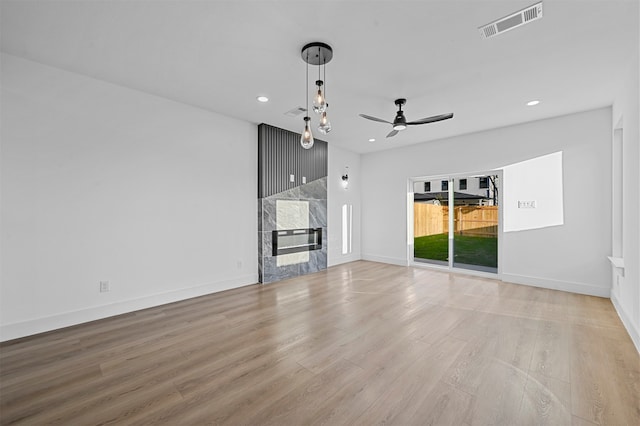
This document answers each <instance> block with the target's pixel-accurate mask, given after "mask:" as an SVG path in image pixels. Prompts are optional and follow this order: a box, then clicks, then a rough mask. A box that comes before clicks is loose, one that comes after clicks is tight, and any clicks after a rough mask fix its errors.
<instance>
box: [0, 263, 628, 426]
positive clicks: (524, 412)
mask: <svg viewBox="0 0 640 426" xmlns="http://www.w3.org/2000/svg"><path fill="white" fill-rule="evenodd" d="M0 350H1V353H0V361H1V364H0V368H1V372H0V374H1V384H0V398H1V401H0V404H1V405H0V408H1V412H0V420H1V423H2V424H3V425H4V424H14V423H15V424H28V425H39V424H63V425H75V424H77V425H91V424H108V423H114V424H168V425H180V424H185V425H192V424H230V425H243V424H248V425H289V424H290V425H303V424H329V425H341V424H348V425H352V424H353V425H372V424H397V425H411V424H420V425H425V424H443V425H444V424H450V425H476V424H479V425H485V424H503V425H543V424H548V425H576V426H577V425H580V426H583V425H592V424H608V425H640V358H639V355H638V353H637V351H636V350H635V348H634V346H633V344H632V342H631V340H630V338H629V336H628V335H627V334H626V332H625V330H624V328H623V327H622V325H621V323H620V320H619V319H618V317H617V315H616V313H615V311H614V309H613V307H612V305H611V302H610V301H609V300H608V299H601V298H596V297H589V296H582V295H576V294H569V293H563V292H559V291H552V290H545V289H539V288H532V287H526V286H518V285H511V284H506V283H502V282H498V281H494V280H490V279H484V278H476V277H470V276H463V275H450V274H447V273H444V272H439V271H432V270H426V269H419V268H409V267H400V266H392V265H383V264H379V263H372V262H364V261H360V262H354V263H350V264H346V265H341V266H337V267H333V268H330V269H329V270H327V271H325V272H320V273H316V274H313V275H308V276H305V277H299V278H295V279H291V280H286V281H282V282H279V283H275V284H269V285H265V286H260V285H253V286H248V287H244V288H240V289H235V290H231V291H226V292H223V293H217V294H213V295H209V296H204V297H200V298H196V299H191V300H187V301H183V302H178V303H174V304H170V305H165V306H160V307H157V308H152V309H147V310H144V311H139V312H135V313H131V314H127V315H121V316H118V317H113V318H109V319H105V320H101V321H96V322H94V323H90V324H84V325H80V326H75V327H71V328H68V329H63V330H58V331H55V332H50V333H46V334H42V335H38V336H33V337H29V338H25V339H20V340H15V341H12V342H6V343H4V344H2V345H1V346H0Z"/></svg>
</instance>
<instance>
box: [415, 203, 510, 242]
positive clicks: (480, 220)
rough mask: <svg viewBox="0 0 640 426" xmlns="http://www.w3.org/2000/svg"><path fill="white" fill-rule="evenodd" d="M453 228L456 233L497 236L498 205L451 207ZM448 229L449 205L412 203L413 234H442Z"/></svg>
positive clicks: (416, 235) (421, 235)
mask: <svg viewBox="0 0 640 426" xmlns="http://www.w3.org/2000/svg"><path fill="white" fill-rule="evenodd" d="M453 214H454V216H453V229H454V232H455V233H456V234H460V235H469V236H478V237H493V238H496V237H497V236H498V206H457V207H454V208H453ZM448 229H449V207H448V206H436V205H434V204H426V203H414V204H413V235H414V237H423V236H425V235H434V234H443V233H445V232H447V230H448Z"/></svg>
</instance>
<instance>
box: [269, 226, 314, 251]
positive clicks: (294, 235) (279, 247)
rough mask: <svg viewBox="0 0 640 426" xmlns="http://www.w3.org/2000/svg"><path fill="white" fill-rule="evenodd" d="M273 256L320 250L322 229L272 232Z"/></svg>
mask: <svg viewBox="0 0 640 426" xmlns="http://www.w3.org/2000/svg"><path fill="white" fill-rule="evenodd" d="M272 242H273V256H278V255H281V254H289V253H300V252H305V251H312V250H320V249H321V248H322V228H305V229H284V230H278V231H272Z"/></svg>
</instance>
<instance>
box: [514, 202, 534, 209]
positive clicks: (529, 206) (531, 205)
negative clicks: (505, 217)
mask: <svg viewBox="0 0 640 426" xmlns="http://www.w3.org/2000/svg"><path fill="white" fill-rule="evenodd" d="M518 208H519V209H535V208H536V201H535V200H528V201H519V200H518Z"/></svg>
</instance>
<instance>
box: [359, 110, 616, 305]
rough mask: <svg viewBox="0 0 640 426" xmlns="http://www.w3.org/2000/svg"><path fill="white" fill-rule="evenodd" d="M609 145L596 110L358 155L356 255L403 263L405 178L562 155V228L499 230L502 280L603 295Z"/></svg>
mask: <svg viewBox="0 0 640 426" xmlns="http://www.w3.org/2000/svg"><path fill="white" fill-rule="evenodd" d="M542 107H543V106H542ZM610 144H611V109H610V108H603V109H598V110H594V111H587V112H583V113H577V114H572V115H568V116H563V117H556V118H551V119H547V120H541V121H536V122H531V123H526V124H521V125H516V126H510V127H505V128H500V129H494V130H490V131H486V132H480V133H475V134H469V135H463V136H459V137H454V138H450V139H444V140H438V141H434V142H429V143H423V144H419V145H413V146H409V147H406V148H399V149H394V150H390V151H382V152H376V153H370V154H365V155H363V156H362V159H361V167H362V180H363V182H366V185H363V188H362V215H361V217H362V257H363V258H364V259H369V260H375V261H382V262H388V263H396V264H401V265H406V264H407V262H408V259H407V241H406V235H407V233H406V221H407V219H406V218H407V201H406V197H407V195H406V194H407V179H408V178H410V177H416V176H429V175H434V176H435V175H443V174H449V173H463V172H474V171H481V170H491V169H494V168H498V167H500V166H503V165H507V164H512V163H516V162H519V161H524V160H528V159H531V158H535V157H539V156H542V155H546V154H550V153H554V152H558V151H562V152H563V162H564V171H563V173H564V225H562V226H555V227H549V228H543V229H535V230H528V231H521V232H511V233H505V234H504V236H503V253H504V256H503V259H502V274H503V275H502V277H503V279H504V280H505V281H511V282H519V283H523V284H530V285H538V286H544V287H548V288H557V289H563V290H567V291H574V292H578V293H586V294H594V295H600V296H609V287H610V281H611V276H610V268H609V264H608V260H607V258H606V256H607V255H609V254H610V250H611V249H610V247H611V229H610V228H611V209H610V205H609V201H608V200H609V196H610V192H611V152H610Z"/></svg>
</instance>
